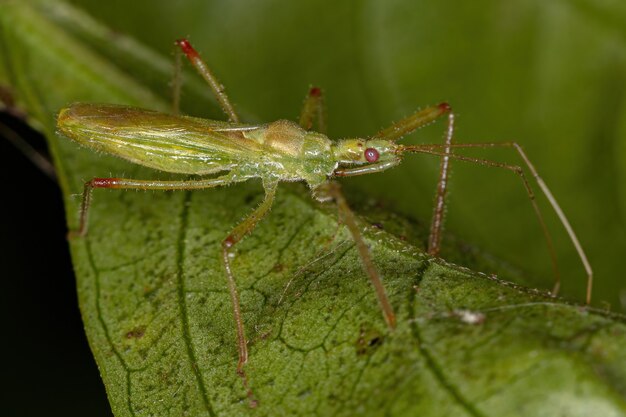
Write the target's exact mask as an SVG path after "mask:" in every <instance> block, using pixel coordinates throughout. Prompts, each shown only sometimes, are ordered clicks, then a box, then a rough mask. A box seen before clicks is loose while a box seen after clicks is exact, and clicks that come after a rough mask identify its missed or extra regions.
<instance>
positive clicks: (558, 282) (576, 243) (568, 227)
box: [415, 142, 593, 304]
mask: <svg viewBox="0 0 626 417" xmlns="http://www.w3.org/2000/svg"><path fill="white" fill-rule="evenodd" d="M451 147H452V148H510V149H511V148H512V149H514V150H515V151H517V153H518V154H519V156H520V157H521V158H522V160H523V161H524V163H525V164H526V166H527V167H528V170H529V171H530V173H531V174H532V176H533V178H534V179H535V181H537V184H538V185H539V188H540V189H541V191H542V192H543V194H544V195H545V197H546V198H547V199H548V202H549V203H550V205H551V206H552V209H553V210H554V212H555V213H556V215H557V216H558V218H559V220H560V222H561V224H562V225H563V227H564V228H565V230H566V231H567V234H568V236H569V238H570V240H571V242H572V244H573V245H574V248H575V249H576V252H577V253H578V257H579V258H580V260H581V262H582V264H583V267H584V268H585V272H586V273H587V294H586V302H587V304H589V303H590V302H591V290H592V285H593V270H592V268H591V264H590V263H589V260H588V259H587V255H586V254H585V251H584V249H583V247H582V245H581V244H580V241H579V240H578V237H577V236H576V232H574V229H573V227H572V226H571V224H570V222H569V220H568V219H567V217H566V216H565V213H564V212H563V210H562V209H561V206H560V205H559V203H558V202H557V200H556V198H555V197H554V195H553V194H552V192H551V191H550V189H549V188H548V186H547V184H546V183H545V182H544V180H543V179H542V178H541V176H539V173H538V172H537V169H536V168H535V166H534V165H533V163H532V162H531V161H530V159H529V158H528V156H527V155H526V152H524V150H523V148H522V147H521V146H520V145H519V144H518V143H516V142H487V143H460V144H453V145H451ZM416 148H419V149H420V150H419V151H418V150H416V151H415V152H423V153H432V152H428V151H433V150H436V149H441V148H442V145H439V144H433V145H417V146H416ZM454 158H457V159H460V158H458V157H457V156H454ZM466 160H472V162H478V163H481V164H482V160H478V161H477V160H474V158H466ZM479 161H481V162H479ZM483 165H485V164H483ZM516 168H517V169H519V170H520V171H521V169H520V168H519V167H516ZM522 177H523V172H522ZM526 188H527V190H528V189H529V188H530V187H529V186H528V185H527V184H526ZM529 197H530V199H531V202H532V204H533V208H534V209H535V213H536V214H537V217H538V219H539V222H540V224H541V227H542V229H543V234H544V236H545V239H546V243H547V245H548V249H549V251H550V257H551V258H552V268H553V270H554V274H555V282H554V288H553V290H552V293H553V294H555V295H556V294H557V293H558V291H559V288H560V286H561V279H560V274H559V270H558V267H557V262H556V253H555V250H554V245H553V244H552V237H551V235H550V233H549V231H548V228H547V227H546V225H545V222H544V221H543V218H542V216H541V213H540V212H539V208H538V207H537V204H536V202H535V201H534V195H533V194H532V191H530V193H529Z"/></svg>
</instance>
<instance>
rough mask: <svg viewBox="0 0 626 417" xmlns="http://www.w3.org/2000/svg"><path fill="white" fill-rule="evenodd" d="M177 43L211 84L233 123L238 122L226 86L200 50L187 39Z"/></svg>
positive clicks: (218, 100)
mask: <svg viewBox="0 0 626 417" xmlns="http://www.w3.org/2000/svg"><path fill="white" fill-rule="evenodd" d="M176 45H177V46H179V47H180V50H181V51H183V52H184V54H185V55H186V56H187V58H188V59H189V62H191V65H193V66H194V68H195V69H196V71H198V73H199V74H200V75H201V76H202V78H204V79H205V81H206V82H207V84H209V86H210V87H211V90H213V94H215V98H217V102H218V103H219V104H220V106H221V107H222V110H223V111H224V113H226V116H228V119H229V120H230V121H231V122H233V123H238V122H239V116H237V113H236V112H235V108H234V107H233V105H232V104H231V102H230V100H229V99H228V96H227V95H226V92H225V91H224V86H223V85H222V84H220V82H219V81H218V79H217V78H216V77H215V75H213V73H212V72H211V70H210V69H209V66H208V65H207V64H206V62H204V61H203V60H202V58H200V54H198V51H196V50H195V49H194V47H193V46H191V43H189V41H188V40H187V39H179V40H177V41H176Z"/></svg>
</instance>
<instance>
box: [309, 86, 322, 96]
mask: <svg viewBox="0 0 626 417" xmlns="http://www.w3.org/2000/svg"><path fill="white" fill-rule="evenodd" d="M309 95H310V96H311V97H319V96H321V95H322V90H321V89H320V88H319V87H311V89H310V90H309Z"/></svg>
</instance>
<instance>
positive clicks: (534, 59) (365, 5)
mask: <svg viewBox="0 0 626 417" xmlns="http://www.w3.org/2000/svg"><path fill="white" fill-rule="evenodd" d="M72 3H73V4H75V5H77V6H79V7H81V8H84V9H85V10H86V11H88V12H89V13H90V14H91V15H92V16H93V17H94V18H95V19H97V20H98V21H101V22H102V23H104V24H106V25H107V26H108V27H110V28H111V29H113V30H114V31H116V32H119V33H124V34H129V35H131V36H133V37H134V38H136V39H137V40H139V41H140V42H141V43H144V44H146V45H148V46H150V47H151V48H153V49H154V50H155V51H157V52H159V53H160V54H162V55H163V56H165V57H169V56H172V51H173V44H172V42H173V40H174V39H176V38H179V37H181V36H186V37H189V38H190V39H191V41H192V42H193V44H194V45H195V46H196V48H197V49H198V50H199V51H200V52H201V53H202V55H203V56H204V57H205V58H206V60H207V61H208V62H209V64H210V65H211V66H212V68H213V69H214V71H215V72H216V74H217V75H218V77H219V78H220V80H221V81H222V82H223V83H224V84H225V85H226V87H227V90H228V92H229V95H230V97H231V99H232V100H233V101H234V103H235V104H236V105H237V108H238V109H239V111H240V112H241V113H242V114H244V115H245V117H246V118H247V120H249V121H268V120H274V119H277V118H290V119H294V118H296V117H297V115H298V112H299V109H300V105H301V103H302V99H303V97H304V94H305V93H306V90H307V88H308V86H309V85H311V84H315V85H319V86H321V87H322V88H323V89H324V91H325V93H326V99H327V104H328V120H329V125H330V133H331V136H332V137H345V136H356V135H361V136H366V135H368V134H372V133H374V132H376V131H377V130H378V129H380V128H381V127H384V126H387V125H388V124H389V123H390V122H391V121H393V120H397V119H399V118H401V117H403V116H405V115H407V114H409V113H411V112H413V111H414V110H415V109H417V108H418V107H419V106H424V105H428V104H435V103H438V102H441V101H448V102H450V103H451V104H452V106H453V108H454V109H455V112H456V113H457V114H458V118H457V140H458V141H459V142H477V141H505V140H516V141H518V142H519V143H520V144H522V145H523V146H524V147H525V149H526V151H527V153H528V155H529V156H530V158H531V159H532V161H533V162H534V163H535V165H536V166H537V168H538V169H539V171H540V173H541V174H542V176H543V177H544V179H545V180H546V182H547V183H548V185H549V186H550V187H551V188H552V190H553V192H554V194H555V195H556V197H557V198H558V200H559V202H560V203H561V205H562V207H563V208H564V210H565V212H566V213H567V214H568V216H569V218H570V221H571V223H572V225H573V226H574V228H575V230H576V232H577V233H578V236H579V238H580V240H581V242H582V244H583V246H584V247H585V249H586V250H587V252H588V255H589V258H590V261H591V263H592V266H593V267H594V270H595V272H596V282H595V286H594V291H595V295H594V304H596V305H598V306H606V305H608V306H610V308H611V309H613V310H616V311H625V310H626V294H625V291H626V284H625V283H624V280H623V278H622V276H623V274H622V273H621V268H620V266H621V258H622V257H623V254H624V252H625V249H626V233H625V227H624V211H625V206H626V193H625V190H624V185H623V183H624V178H625V177H626V168H625V167H624V163H623V160H624V159H625V156H626V117H624V116H625V113H626V107H625V105H624V92H625V87H626V83H625V81H626V45H625V44H626V3H624V2H623V1H620V0H612V1H610V0H605V1H602V2H597V1H591V0H571V1H552V2H542V1H539V0H511V1H507V2H500V1H487V0H484V1H474V2H471V3H470V2H464V3H462V4H461V2H458V1H452V0H446V1H439V2H425V1H414V0H413V1H411V0H391V1H344V2H330V1H327V2H322V1H312V0H305V1H297V2H284V1H283V2H279V1H251V0H240V1H231V2H225V1H222V2H218V1H206V0H204V1H202V0H186V1H159V2H155V1H147V0H135V1H134V2H132V3H130V2H127V1H122V0H110V1H108V2H100V1H96V0H81V1H78V0H76V1H72ZM85 65H89V63H88V62H87V63H85ZM42 70H44V69H42ZM135 75H136V74H135ZM148 75H150V74H148ZM152 75H154V74H152ZM154 77H155V78H154V79H150V77H146V83H151V85H160V86H162V90H161V91H160V93H161V94H162V95H163V96H167V95H168V94H169V91H168V82H169V77H167V76H161V75H155V76H154ZM157 92H159V91H157ZM207 95H208V92H207ZM184 99H185V98H184V97H183V102H184ZM187 110H188V111H189V112H190V113H192V114H194V115H215V113H212V110H211V108H210V106H207V108H206V109H203V108H188V109H187ZM443 131H444V124H443V123H441V122H440V123H437V124H435V125H434V126H430V127H428V128H425V129H423V130H422V131H419V132H417V133H416V134H414V135H412V136H411V137H410V138H407V139H406V140H405V142H407V143H432V142H440V141H441V138H442V135H443ZM4 149H5V148H3V154H4ZM7 152H8V151H7ZM468 154H469V155H474V156H480V157H485V158H492V159H497V160H499V161H503V162H509V163H516V164H517V163H519V160H518V159H517V158H516V156H515V155H514V154H512V152H510V151H506V150H504V151H489V152H482V151H476V152H471V153H468ZM10 158H12V159H13V162H15V161H17V159H15V158H17V157H13V156H11V157H10ZM22 162H23V161H22ZM6 166H7V167H10V166H11V165H6ZM437 167H438V160H437V159H436V158H430V157H428V156H418V155H416V156H409V157H407V158H406V160H405V162H404V164H403V165H402V166H400V167H399V168H396V169H395V170H392V171H389V172H386V173H383V174H379V175H376V176H369V177H363V178H356V179H350V180H346V181H344V184H345V186H346V187H347V188H349V190H350V191H351V194H352V195H354V194H356V193H361V194H362V195H364V196H371V197H372V198H373V199H376V200H377V201H382V202H383V203H384V205H385V206H386V207H387V209H389V210H390V211H397V212H401V213H404V214H406V215H408V216H411V217H414V218H417V219H419V220H421V221H422V222H428V220H429V219H430V212H431V208H432V201H433V192H434V188H435V183H436V176H437ZM14 173H15V171H14V170H13V169H7V170H6V171H5V174H4V177H5V178H9V177H10V176H11V175H12V174H14ZM20 177H21V180H22V181H23V182H22V185H20V186H16V187H15V188H9V189H7V190H6V192H7V195H19V194H20V193H21V194H23V193H24V190H26V189H27V190H30V193H29V194H30V195H32V196H34V197H36V198H35V199H34V200H28V201H29V202H28V203H25V206H19V205H18V206H17V208H16V209H15V210H14V211H11V212H10V213H6V214H5V215H6V216H7V218H10V219H14V218H19V215H20V214H21V213H24V212H26V211H27V210H32V209H33V205H34V204H38V203H37V201H46V202H47V201H51V200H48V199H51V198H54V197H53V195H54V191H51V190H50V188H48V191H47V192H48V194H41V193H40V192H39V191H37V190H38V189H37V190H36V189H35V188H34V186H32V185H31V184H33V183H34V182H35V181H43V182H45V181H46V180H45V179H43V178H41V177H37V174H36V173H31V174H26V173H22V172H21V171H20ZM31 181H32V182H31ZM23 184H29V185H28V187H29V188H25V187H24V185H23ZM30 187H33V188H30ZM42 196H44V197H42ZM38 199H39V200H38ZM42 199H43V200H42ZM539 200H540V202H541V206H542V208H543V209H544V214H545V216H546V218H547V220H548V225H549V227H550V229H551V231H552V232H553V237H554V239H555V246H556V249H557V252H558V255H559V265H560V267H561V269H562V272H563V278H564V283H563V294H564V295H566V296H567V297H568V298H572V299H575V300H578V301H581V302H582V300H583V296H584V291H585V275H584V272H583V269H582V266H581V265H580V262H579V260H578V258H577V255H576V253H575V251H574V249H573V247H572V245H571V244H570V242H569V240H568V238H567V236H566V235H565V233H564V232H563V230H562V228H561V226H560V224H559V223H558V221H557V219H556V217H555V216H554V215H553V213H552V212H551V211H550V209H549V206H548V205H547V204H545V201H544V200H543V199H541V198H540V199H539ZM50 204H51V203H45V204H42V205H41V207H39V209H41V210H42V211H44V212H45V214H46V215H51V214H53V216H52V218H51V221H55V219H56V221H57V222H59V223H56V224H57V226H56V228H55V227H52V228H51V229H47V228H45V227H44V226H43V222H42V224H39V223H38V222H34V221H31V220H29V221H28V222H26V223H22V222H13V221H10V222H8V223H9V224H7V225H6V230H4V231H3V233H2V235H3V236H4V241H3V244H2V248H3V253H4V254H5V259H6V260H7V261H8V260H10V259H18V258H19V257H20V256H22V257H23V259H25V260H26V262H28V263H29V264H30V265H29V266H31V267H33V268H35V269H36V268H39V269H36V270H35V271H32V272H28V271H26V272H24V270H23V269H22V272H23V276H26V277H30V276H31V274H32V276H37V277H38V278H37V279H32V280H31V279H26V280H25V281H23V282H21V283H19V284H16V285H19V287H18V288H17V290H16V289H11V290H7V291H3V292H4V294H14V293H16V292H18V293H22V294H28V293H29V291H31V290H32V289H33V288H34V287H36V288H45V289H46V290H45V291H44V293H43V294H44V295H42V296H41V297H40V298H36V300H35V302H36V303H37V304H38V305H40V306H41V314H43V315H44V316H45V314H46V313H47V312H48V311H52V309H54V308H57V307H59V306H57V304H59V305H61V304H62V303H61V302H60V301H57V300H60V298H59V299H57V297H61V295H60V294H62V293H68V290H69V291H72V290H71V281H68V280H65V281H63V282H62V284H59V285H58V286H57V285H55V284H54V281H51V280H49V279H47V277H46V272H45V271H61V270H63V271H66V272H65V273H66V274H68V275H69V271H67V269H68V265H67V263H65V264H63V265H64V266H60V267H57V266H56V264H55V263H53V262H48V261H46V262H41V263H36V262H33V261H32V259H33V258H35V257H33V255H32V253H31V252H29V251H24V250H21V249H19V248H28V247H29V246H40V245H35V244H33V242H39V241H40V239H41V236H42V234H43V235H48V234H50V235H53V236H54V237H55V240H53V243H52V244H51V245H54V246H56V247H60V246H64V245H65V240H64V231H63V230H62V229H63V225H62V224H61V223H60V222H61V217H60V216H62V214H61V211H60V195H59V201H57V202H56V203H55V204H54V207H56V208H55V209H54V210H53V209H52V208H51V207H50ZM29 205H30V206H29ZM35 208H37V207H35ZM5 209H6V207H5ZM42 218H43V215H42ZM23 224H24V225H26V226H24V227H23V226H22V225H23ZM447 225H448V226H447V231H448V232H449V233H450V234H453V235H455V236H457V237H458V238H460V239H461V240H463V241H464V242H467V243H468V244H469V245H472V246H475V247H477V248H480V249H481V250H484V251H485V252H487V253H490V254H493V255H494V256H496V257H498V258H500V259H503V260H504V261H506V262H508V263H509V264H510V265H512V266H513V268H515V269H519V270H520V271H522V274H523V275H526V276H527V277H528V278H529V281H530V282H531V283H532V284H534V285H538V286H540V287H541V288H544V289H549V288H550V287H551V280H552V276H551V271H550V263H549V258H548V252H547V250H546V248H545V243H544V241H543V236H542V234H541V230H540V228H539V226H538V224H537V221H536V219H535V218H534V215H533V212H532V209H531V206H530V204H529V203H528V201H527V197H526V196H525V193H524V190H523V187H522V185H521V183H520V182H519V180H518V179H517V178H515V176H514V175H512V174H511V173H509V172H506V171H503V172H499V171H498V170H494V169H488V168H484V167H476V166H471V165H468V164H464V163H455V164H454V169H453V176H452V184H451V193H450V204H449V207H448V223H447ZM28 232H29V233H28ZM14 236H19V238H14ZM19 242H22V243H23V245H20V244H18V243H19ZM34 249H35V248H33V250H34ZM44 249H45V248H44ZM46 250H47V249H46ZM49 253H51V252H49ZM55 256H56V255H55ZM59 256H60V257H61V256H63V255H59ZM442 256H443V257H444V258H445V257H446V253H445V252H444V253H443V254H442ZM37 259H38V258H37ZM57 259H59V258H57ZM64 260H65V261H66V262H67V261H68V259H67V258H64ZM64 268H65V269H64ZM42 270H43V272H42ZM8 271H9V273H8V276H14V275H15V276H18V275H20V272H19V270H15V272H13V270H11V269H8ZM29 271H30V270H29ZM484 272H494V271H484ZM50 275H53V274H50ZM53 291H54V292H53ZM620 300H621V301H620ZM18 301H20V300H19V299H18V298H13V300H9V301H7V303H4V302H3V306H8V307H10V308H9V310H7V313H6V314H5V317H10V316H11V315H12V314H13V315H14V314H15V313H14V311H17V309H19V308H20V306H19V305H18V304H17V302H18ZM63 301H64V302H67V303H68V304H67V305H66V307H63V308H65V310H66V311H67V312H69V313H71V314H74V315H73V316H72V317H74V318H73V319H72V320H73V321H71V322H68V323H63V322H59V323H56V324H57V325H58V329H68V330H67V332H68V333H67V334H65V333H63V331H49V333H39V332H37V333H36V332H35V331H33V330H32V329H33V328H34V327H31V326H34V324H33V322H34V321H38V320H39V319H40V316H37V317H39V318H36V317H35V316H33V317H30V316H29V315H28V314H24V315H23V316H24V317H22V319H23V320H22V321H21V322H19V324H17V323H18V322H17V321H16V322H15V323H16V324H14V326H13V327H14V328H15V329H14V330H15V332H16V334H20V333H21V335H22V337H24V339H25V340H28V341H29V343H30V345H29V348H30V349H32V352H31V351H30V350H28V349H22V350H21V352H16V354H19V353H21V354H25V355H31V358H34V359H30V362H28V361H25V362H24V363H26V364H28V366H30V367H32V369H33V370H37V369H39V370H41V369H43V368H42V366H43V365H42V364H41V363H40V362H43V361H45V360H47V359H46V357H45V356H44V357H42V356H41V355H40V353H38V352H40V349H39V348H38V346H39V345H38V344H39V343H46V344H47V345H52V344H56V343H62V340H63V339H69V338H71V337H76V340H82V344H83V348H84V350H83V351H81V352H76V353H74V352H73V351H70V350H67V348H66V347H59V348H58V350H52V349H49V350H47V353H49V356H50V362H51V363H54V367H53V368H50V370H49V374H50V375H51V376H53V375H54V376H56V375H59V374H62V373H63V371H62V370H63V369H65V370H66V375H67V376H68V379H72V378H76V381H79V380H80V381H82V380H81V379H79V378H81V376H80V372H78V371H77V369H79V368H80V367H81V366H82V363H84V362H85V358H86V357H88V355H87V354H86V344H85V342H84V339H82V337H83V336H70V333H71V329H73V330H74V331H76V332H80V324H79V322H78V319H77V307H76V303H75V300H74V296H73V294H71V297H70V298H69V299H66V300H63ZM11 306H12V307H11ZM11 308H13V310H11ZM69 313H68V314H69ZM33 314H34V313H33ZM55 317H56V316H55ZM29 320H30V322H29ZM55 320H57V319H56V318H55V319H53V318H52V316H50V323H44V324H45V325H47V326H50V325H52V324H54V323H52V322H53V321H55ZM58 320H62V319H58ZM24 323H26V324H24ZM25 329H26V330H29V331H24V330H25ZM71 334H76V333H75V332H74V333H71ZM27 336H28V337H27ZM73 343H74V342H73ZM59 346H61V345H59ZM29 352H31V353H30V354H29ZM59 358H62V360H59ZM71 361H74V362H71ZM70 362H71V363H74V365H72V364H71V363H70ZM16 365H18V363H16ZM23 366H24V365H20V370H23ZM28 366H27V368H26V369H30V368H28ZM87 370H88V371H89V372H91V373H92V374H94V375H95V369H93V365H92V368H88V369H86V370H85V372H86V371H87ZM18 374H19V372H16V375H18ZM21 378H22V379H20V380H17V383H18V384H19V386H20V387H22V386H23V387H25V388H24V389H27V387H29V385H30V384H31V381H29V379H28V378H27V377H24V376H23V375H22V377H21ZM54 379H55V378H51V380H50V381H48V382H45V381H44V384H47V385H49V386H50V387H52V386H54V385H55V384H54ZM14 383H15V381H14ZM63 387H65V388H63ZM55 388H58V389H59V390H60V391H61V393H60V394H58V395H64V394H67V395H68V398H72V396H74V397H77V398H78V399H79V400H80V401H78V400H75V403H74V405H75V407H74V411H75V412H76V413H77V415H84V411H83V408H81V407H85V409H91V408H90V405H95V406H96V408H98V409H102V410H103V412H105V411H106V406H104V402H103V399H102V398H101V397H100V400H99V401H100V402H99V403H92V402H91V401H92V400H91V399H89V398H91V397H87V396H85V395H86V394H85V395H84V394H82V392H83V391H81V390H78V389H77V388H76V387H75V386H74V387H73V386H72V385H71V384H58V385H57V386H56V387H55ZM61 388H63V389H61ZM81 388H82V389H84V391H85V392H86V391H89V390H93V391H98V390H101V386H100V385H99V384H98V382H97V381H96V382H94V383H93V385H91V386H87V385H83V384H82V383H81ZM42 391H43V390H42ZM66 391H67V392H66ZM49 392H50V393H51V397H52V393H55V395H56V393H57V392H59V391H57V390H54V389H50V390H49ZM98 392H100V391H98ZM63 393H64V394H63ZM77 393H79V394H80V395H76V394H77ZM57 401H58V402H59V403H67V401H62V400H60V398H59V399H57ZM44 403H46V404H48V405H50V404H53V403H54V401H53V399H52V398H50V399H49V400H47V401H42V405H43V404H44ZM33 405H35V404H33ZM70 408H71V407H70ZM22 410H23V409H22ZM55 410H57V409H56V408H49V409H48V412H47V415H54V414H56V413H55ZM58 410H63V411H59V414H64V415H69V414H68V413H71V410H70V411H68V410H65V409H63V404H61V405H59V408H58ZM91 415H95V414H91Z"/></svg>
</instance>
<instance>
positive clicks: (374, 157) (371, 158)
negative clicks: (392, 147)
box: [365, 148, 380, 162]
mask: <svg viewBox="0 0 626 417" xmlns="http://www.w3.org/2000/svg"><path fill="white" fill-rule="evenodd" d="M379 156H380V155H379V154H378V151H377V150H376V149H374V148H367V149H366V150H365V159H366V160H367V162H376V161H378V157H379Z"/></svg>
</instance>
